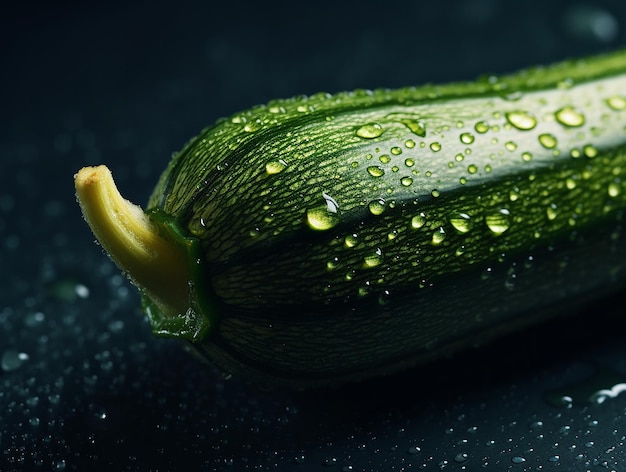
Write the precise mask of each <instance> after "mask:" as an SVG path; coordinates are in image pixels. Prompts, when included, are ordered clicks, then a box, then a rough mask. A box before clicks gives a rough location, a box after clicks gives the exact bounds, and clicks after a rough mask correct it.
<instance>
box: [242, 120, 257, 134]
mask: <svg viewBox="0 0 626 472" xmlns="http://www.w3.org/2000/svg"><path fill="white" fill-rule="evenodd" d="M259 129H261V121H260V120H255V121H251V122H249V123H246V124H245V125H244V127H243V130H244V131H245V132H246V133H254V132H255V131H258V130H259Z"/></svg>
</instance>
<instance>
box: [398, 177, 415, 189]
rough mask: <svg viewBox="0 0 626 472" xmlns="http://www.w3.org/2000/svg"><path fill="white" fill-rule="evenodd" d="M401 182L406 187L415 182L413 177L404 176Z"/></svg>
mask: <svg viewBox="0 0 626 472" xmlns="http://www.w3.org/2000/svg"><path fill="white" fill-rule="evenodd" d="M400 183H401V184H402V185H403V186H405V187H409V186H410V185H411V184H412V183H413V179H412V178H411V177H402V178H401V179H400Z"/></svg>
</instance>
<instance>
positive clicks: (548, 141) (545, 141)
mask: <svg viewBox="0 0 626 472" xmlns="http://www.w3.org/2000/svg"><path fill="white" fill-rule="evenodd" d="M539 144H541V145H542V146H543V147H544V148H546V149H554V148H555V147H556V144H557V141H556V137H555V136H554V135H553V134H550V133H544V134H540V135H539Z"/></svg>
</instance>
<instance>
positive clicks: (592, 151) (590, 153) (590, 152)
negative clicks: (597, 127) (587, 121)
mask: <svg viewBox="0 0 626 472" xmlns="http://www.w3.org/2000/svg"><path fill="white" fill-rule="evenodd" d="M583 154H585V156H586V157H588V158H589V159H593V158H594V157H596V156H597V155H598V150H597V149H596V148H595V147H594V146H593V145H591V144H587V145H585V146H584V147H583Z"/></svg>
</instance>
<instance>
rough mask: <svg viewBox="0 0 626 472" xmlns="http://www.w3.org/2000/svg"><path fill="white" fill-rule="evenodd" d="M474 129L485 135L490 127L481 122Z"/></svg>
mask: <svg viewBox="0 0 626 472" xmlns="http://www.w3.org/2000/svg"><path fill="white" fill-rule="evenodd" d="M474 129H475V130H476V132H477V133H480V134H484V133H486V132H487V131H489V125H488V124H487V123H485V122H484V121H479V122H478V123H476V124H475V125H474Z"/></svg>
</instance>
